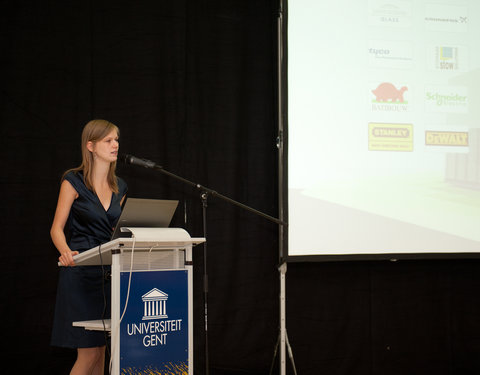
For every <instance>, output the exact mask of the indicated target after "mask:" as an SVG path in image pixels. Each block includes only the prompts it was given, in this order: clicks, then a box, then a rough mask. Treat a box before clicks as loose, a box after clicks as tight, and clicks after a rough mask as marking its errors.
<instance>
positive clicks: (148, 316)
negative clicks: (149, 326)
mask: <svg viewBox="0 0 480 375" xmlns="http://www.w3.org/2000/svg"><path fill="white" fill-rule="evenodd" d="M167 300H168V294H167V293H164V292H162V291H161V290H158V289H157V288H153V289H152V290H151V291H149V292H148V293H145V294H144V295H143V296H142V301H143V318H142V320H152V319H165V318H168V315H167Z"/></svg>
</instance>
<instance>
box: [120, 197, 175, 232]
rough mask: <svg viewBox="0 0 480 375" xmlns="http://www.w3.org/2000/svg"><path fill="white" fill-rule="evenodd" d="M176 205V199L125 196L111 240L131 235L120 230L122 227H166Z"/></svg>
mask: <svg viewBox="0 0 480 375" xmlns="http://www.w3.org/2000/svg"><path fill="white" fill-rule="evenodd" d="M177 206H178V201H177V200H162V199H143V198H127V199H126V200H125V203H124V205H123V209H122V213H121V214H120V218H119V219H118V222H117V225H116V226H115V229H114V231H113V234H112V240H115V239H117V238H119V237H130V236H131V233H125V232H121V231H120V228H122V227H132V228H135V227H137V228H167V227H168V226H169V225H170V222H171V221H172V217H173V214H174V213H175V210H176V209H177Z"/></svg>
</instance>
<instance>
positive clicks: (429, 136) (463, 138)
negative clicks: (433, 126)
mask: <svg viewBox="0 0 480 375" xmlns="http://www.w3.org/2000/svg"><path fill="white" fill-rule="evenodd" d="M425 144H426V145H427V146H463V147H468V132H440V131H430V130H427V131H426V132H425Z"/></svg>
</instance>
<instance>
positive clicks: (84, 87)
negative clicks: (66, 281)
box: [0, 0, 480, 375]
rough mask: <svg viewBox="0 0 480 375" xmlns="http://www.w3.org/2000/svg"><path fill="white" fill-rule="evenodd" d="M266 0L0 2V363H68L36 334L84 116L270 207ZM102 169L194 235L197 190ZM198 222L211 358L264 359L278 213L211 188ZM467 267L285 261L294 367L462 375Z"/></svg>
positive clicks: (469, 323)
mask: <svg viewBox="0 0 480 375" xmlns="http://www.w3.org/2000/svg"><path fill="white" fill-rule="evenodd" d="M276 3H277V1H273V0H209V1H207V0H197V1H195V0H168V1H167V0H165V1H164V0H155V1H153V0H151V1H135V2H133V1H115V2H114V1H103V0H99V1H93V0H89V1H83V2H80V1H76V2H69V1H59V0H50V1H48V0H45V1H26V0H15V1H14V0H12V1H5V0H4V1H1V2H0V6H1V12H0V43H1V44H0V46H1V57H0V64H1V69H0V74H1V85H0V90H1V91H0V92H1V102H0V124H1V130H0V132H1V133H0V134H1V137H0V142H1V147H0V160H1V165H2V173H1V175H0V179H1V188H2V195H1V196H2V209H1V212H2V215H1V217H0V226H1V228H2V251H1V252H0V261H1V265H2V272H1V273H0V275H1V276H0V277H1V279H0V285H1V292H2V293H1V302H0V305H1V310H0V311H1V320H0V321H1V323H2V335H1V337H2V340H3V342H4V348H3V349H2V350H1V351H0V352H1V358H2V359H3V364H2V368H4V369H10V368H11V369H12V372H13V371H15V372H18V373H34V374H48V375H55V374H68V372H69V370H70V367H71V365H72V363H73V360H74V353H73V352H71V351H68V350H61V349H58V348H51V347H50V346H49V340H50V330H51V324H52V318H53V308H54V301H55V293H56V282H57V272H58V270H57V266H56V262H57V252H56V250H55V249H54V247H53V245H52V244H51V241H50V237H49V229H50V225H51V221H52V218H53V214H54V209H55V205H56V199H57V194H58V189H59V182H60V177H61V175H62V173H63V171H64V170H65V169H67V168H70V167H73V166H76V165H78V164H79V162H80V147H79V146H80V133H81V129H82V128H83V126H84V124H85V123H86V122H87V121H88V120H90V119H92V118H105V119H108V120H110V121H112V122H114V123H115V124H117V125H118V126H119V127H120V129H121V149H122V151H123V152H125V153H129V154H133V155H136V156H139V157H144V158H147V159H151V160H153V161H155V162H157V163H158V164H160V165H162V166H163V167H164V168H165V169H166V170H168V171H170V172H173V173H176V174H178V175H181V176H183V177H185V178H187V179H189V180H191V181H194V182H197V183H199V184H202V185H204V186H207V187H209V188H211V189H214V190H216V191H218V192H219V193H221V194H224V195H226V196H228V197H231V198H233V199H235V200H237V201H240V202H242V203H244V204H247V205H249V206H251V207H253V208H255V209H258V210H260V211H263V212H265V213H267V214H269V215H272V216H277V211H278V196H277V194H278V189H277V186H278V184H277V173H278V172H277V149H276V144H275V141H276V135H277V119H276V117H277V114H276V111H277V110H276V25H275V21H276V14H277V11H276V9H277V5H276ZM329 53H333V52H331V51H330V52H329ZM118 174H119V175H120V176H121V177H123V178H124V179H125V180H126V181H127V183H128V185H129V195H130V196H131V197H144V198H163V199H178V200H179V201H180V205H179V209H178V211H177V213H176V215H175V217H174V223H173V225H174V226H179V227H184V228H186V229H187V230H188V231H189V233H190V234H191V235H192V236H195V237H198V236H202V235H203V229H202V205H201V200H200V192H199V191H196V190H195V189H192V188H191V187H188V186H185V185H182V184H181V183H179V182H177V181H174V180H172V179H171V178H169V177H167V176H164V175H162V174H159V173H156V172H154V171H151V170H145V169H140V168H138V167H132V166H130V167H126V166H124V165H119V168H118ZM312 220H315V213H313V212H312ZM207 230H208V232H207V239H208V254H207V268H208V281H209V283H208V284H209V293H208V297H209V300H208V307H209V310H208V322H209V361H210V373H211V374H212V375H218V374H268V372H269V369H270V365H271V362H272V357H273V351H274V347H275V343H276V340H277V336H278V324H279V319H278V317H279V303H278V299H279V295H278V293H279V287H278V285H279V274H278V271H277V265H278V264H277V263H278V229H277V226H276V224H273V223H270V222H268V221H267V220H265V219H263V218H259V217H257V216H255V215H253V214H251V213H249V212H247V211H244V210H242V209H240V208H237V207H233V206H232V205H230V204H228V203H226V202H224V201H222V200H220V199H218V198H216V197H212V196H211V197H209V199H208V208H207ZM204 261H205V259H204V256H203V252H202V249H201V248H198V249H196V250H195V252H194V268H195V271H194V282H195V292H194V304H195V306H194V323H195V331H194V334H195V353H194V355H195V373H196V374H203V373H204V368H205V356H204V353H205V350H204V349H205V344H204V342H205V340H204V325H203V321H204V305H203V289H202V285H203V265H204ZM479 265H480V264H479V262H478V261H469V260H437V261H432V260H430V261H427V260H425V261H399V262H396V263H391V262H338V263H291V264H289V265H288V271H287V327H288V336H289V339H290V342H291V344H292V349H293V354H294V357H295V363H296V365H297V370H298V373H299V374H311V375H316V374H329V375H333V374H345V375H347V374H355V375H361V374H375V375H376V374H379V375H380V374H382V375H386V374H399V375H402V374H409V375H410V374H435V375H443V374H444V375H447V374H448V375H451V374H458V375H464V374H477V373H479V372H480V360H479V358H480V356H479V355H478V353H479V352H480V303H479V298H478V295H479V292H480V272H479ZM287 368H288V373H289V374H291V373H292V370H291V368H290V361H289V360H287ZM274 373H278V364H276V363H275V368H274Z"/></svg>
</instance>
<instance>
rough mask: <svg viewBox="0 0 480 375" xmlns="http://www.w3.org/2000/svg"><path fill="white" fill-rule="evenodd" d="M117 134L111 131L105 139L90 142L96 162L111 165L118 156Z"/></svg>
mask: <svg viewBox="0 0 480 375" xmlns="http://www.w3.org/2000/svg"><path fill="white" fill-rule="evenodd" d="M118 147H119V144H118V134H117V131H116V130H112V131H111V132H110V133H109V134H108V135H107V136H106V137H105V138H103V139H100V140H98V141H97V142H92V150H90V151H92V152H93V154H94V157H95V158H96V160H97V161H100V160H102V161H106V162H108V163H112V162H114V161H116V160H117V156H118Z"/></svg>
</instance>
